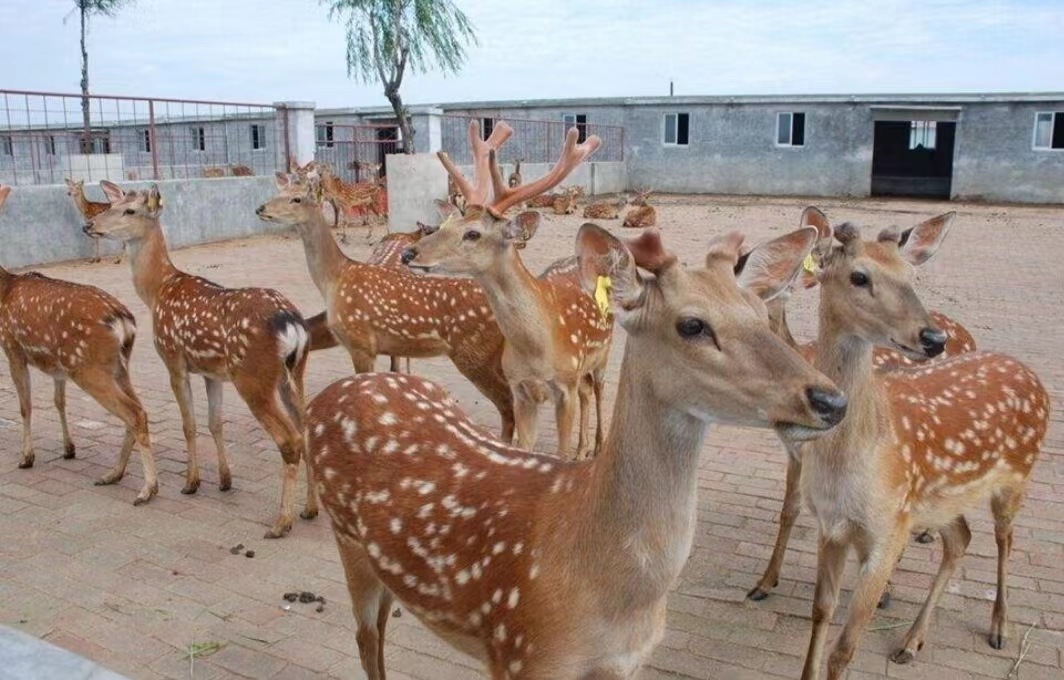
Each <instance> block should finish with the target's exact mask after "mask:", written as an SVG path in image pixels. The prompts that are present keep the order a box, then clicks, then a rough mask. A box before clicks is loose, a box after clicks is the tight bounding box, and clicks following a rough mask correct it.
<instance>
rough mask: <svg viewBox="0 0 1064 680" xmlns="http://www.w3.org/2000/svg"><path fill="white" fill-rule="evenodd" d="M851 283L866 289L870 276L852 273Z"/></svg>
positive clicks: (862, 273)
mask: <svg viewBox="0 0 1064 680" xmlns="http://www.w3.org/2000/svg"><path fill="white" fill-rule="evenodd" d="M850 283H852V284H853V285H855V286H858V287H864V286H867V285H868V275H867V274H865V273H864V272H851V273H850Z"/></svg>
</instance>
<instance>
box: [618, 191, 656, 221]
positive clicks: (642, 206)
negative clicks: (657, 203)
mask: <svg viewBox="0 0 1064 680" xmlns="http://www.w3.org/2000/svg"><path fill="white" fill-rule="evenodd" d="M650 193H651V190H650V189H647V190H646V191H640V192H638V193H637V194H636V196H635V198H633V199H632V209H631V210H629V211H628V212H627V213H625V215H624V223H623V224H624V226H625V227H628V228H630V229H643V228H645V227H653V226H655V225H657V223H658V211H657V210H656V209H655V208H654V206H652V205H650V203H648V202H647V201H648V200H649V199H650Z"/></svg>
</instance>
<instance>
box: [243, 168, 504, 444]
mask: <svg viewBox="0 0 1064 680" xmlns="http://www.w3.org/2000/svg"><path fill="white" fill-rule="evenodd" d="M277 183H278V191H279V193H278V195H277V196H276V197H275V198H273V199H272V200H270V201H268V202H267V203H265V204H263V205H262V206H260V207H259V208H258V210H256V214H257V215H258V216H259V218H260V219H262V220H265V221H271V222H280V223H284V224H291V225H293V226H295V227H296V228H297V230H298V231H299V235H300V237H301V238H302V239H303V245H304V248H305V250H306V256H307V266H308V268H309V269H310V275H311V278H312V279H313V280H314V284H315V285H316V286H317V288H318V290H319V291H320V292H321V294H322V297H324V298H325V308H326V315H327V316H326V319H325V321H326V324H327V326H328V328H329V330H331V331H332V334H333V335H334V336H335V337H336V339H337V340H338V341H339V342H340V343H341V344H343V345H344V347H345V348H346V349H347V351H348V352H349V353H350V354H351V361H352V363H353V364H354V368H355V372H357V373H365V372H369V371H372V370H373V364H374V360H375V359H376V356H377V355H378V354H392V355H396V356H404V357H412V358H422V357H433V356H441V355H444V356H447V357H449V358H450V359H451V361H452V362H454V365H455V368H457V369H458V371H459V372H460V373H461V374H462V375H464V376H465V377H466V378H468V379H469V380H470V381H471V382H472V383H473V384H474V385H475V386H476V388H477V389H478V390H480V392H481V393H482V394H484V396H486V397H487V398H488V399H489V400H490V401H491V402H492V403H493V404H494V405H495V407H496V408H497V409H498V410H499V415H500V417H501V418H502V432H503V435H502V436H503V439H504V440H505V439H507V438H509V437H512V436H513V404H512V400H511V397H510V390H509V387H508V385H507V383H506V378H505V377H504V376H503V373H502V365H501V357H502V346H503V341H502V334H501V333H500V332H499V326H498V324H497V323H496V321H495V317H494V316H493V315H492V313H491V308H490V307H489V306H488V301H487V299H486V298H485V297H484V291H483V290H482V289H481V288H480V286H479V285H477V283H476V282H474V281H472V280H469V279H453V278H451V279H448V278H438V277H427V276H416V275H414V274H412V273H411V272H409V271H406V270H405V269H399V268H395V267H385V266H380V265H371V264H366V263H363V262H358V261H356V260H352V259H350V258H348V257H347V256H346V255H344V254H343V252H342V251H341V250H340V248H339V246H337V245H336V242H335V241H334V240H333V239H332V237H331V236H330V234H329V228H328V225H327V224H326V223H325V221H324V220H323V219H322V217H321V204H320V203H319V198H318V194H319V190H318V189H317V188H316V187H315V186H314V182H313V181H310V182H300V181H299V180H298V179H295V178H291V177H289V176H287V175H283V174H278V176H277ZM312 330H313V328H312Z"/></svg>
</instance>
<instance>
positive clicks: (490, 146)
mask: <svg viewBox="0 0 1064 680" xmlns="http://www.w3.org/2000/svg"><path fill="white" fill-rule="evenodd" d="M513 133H514V131H513V128H511V127H510V126H509V125H507V124H506V123H505V122H500V123H498V124H497V125H496V126H495V127H494V128H492V130H491V134H490V135H488V138H487V139H481V138H480V126H479V125H478V124H477V121H475V120H471V121H469V128H468V134H469V148H470V149H471V150H472V152H473V182H472V183H470V182H469V180H468V179H466V178H465V176H463V175H462V173H461V171H460V170H459V169H458V167H457V166H456V165H455V164H454V162H452V161H451V159H450V157H449V156H448V155H447V154H446V153H445V152H443V151H439V152H437V153H436V156H437V157H438V158H439V159H440V163H442V164H443V168H444V170H446V171H447V174H448V175H450V176H451V177H452V178H453V179H454V183H455V186H457V187H458V191H459V192H461V194H462V196H463V197H464V198H465V200H466V205H487V203H488V198H489V192H490V189H491V185H490V184H489V181H490V180H489V179H488V176H489V174H490V169H489V165H490V159H489V156H490V155H491V154H492V153H494V152H495V151H496V150H497V149H499V148H500V147H501V146H502V145H503V144H505V143H506V140H508V139H509V138H510V136H511V135H513Z"/></svg>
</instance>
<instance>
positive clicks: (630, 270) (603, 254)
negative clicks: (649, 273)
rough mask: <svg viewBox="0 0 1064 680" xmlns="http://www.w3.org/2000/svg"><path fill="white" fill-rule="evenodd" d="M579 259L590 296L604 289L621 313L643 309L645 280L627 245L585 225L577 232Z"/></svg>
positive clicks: (590, 224)
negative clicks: (640, 274)
mask: <svg viewBox="0 0 1064 680" xmlns="http://www.w3.org/2000/svg"><path fill="white" fill-rule="evenodd" d="M576 256H577V260H578V262H579V266H580V283H581V285H582V286H583V288H584V290H585V291H586V292H587V293H588V294H589V295H594V296H596V297H598V293H599V289H600V287H603V286H604V287H605V288H606V289H607V290H608V293H609V297H610V299H612V300H613V302H615V303H616V304H617V306H618V307H619V308H620V309H621V310H624V311H632V310H633V309H636V308H637V307H640V306H642V304H643V290H644V286H643V280H642V279H641V278H640V276H639V272H638V270H637V269H636V257H635V255H634V254H633V253H632V251H631V250H629V246H628V245H626V244H625V243H624V242H623V241H621V240H620V239H618V238H617V237H616V236H614V235H613V234H611V233H610V232H608V231H606V230H605V229H603V228H602V227H600V226H598V225H597V224H592V223H591V222H585V223H584V224H582V225H581V226H580V229H579V231H577V232H576ZM602 279H605V280H604V281H603V280H602ZM621 321H622V323H623V321H624V319H623V317H622V318H621Z"/></svg>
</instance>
